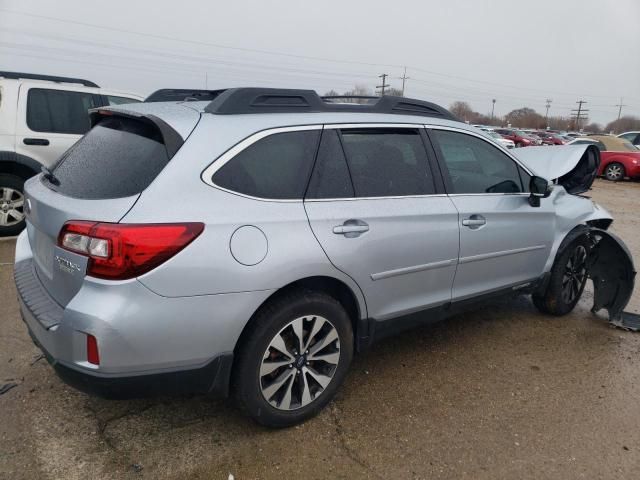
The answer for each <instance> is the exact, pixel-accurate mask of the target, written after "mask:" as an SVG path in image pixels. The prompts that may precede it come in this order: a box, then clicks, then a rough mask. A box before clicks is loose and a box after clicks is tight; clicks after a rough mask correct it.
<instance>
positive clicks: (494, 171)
mask: <svg viewBox="0 0 640 480" xmlns="http://www.w3.org/2000/svg"><path fill="white" fill-rule="evenodd" d="M433 135H434V137H435V138H436V140H437V142H438V144H439V146H440V151H441V152H442V158H443V159H444V162H445V164H446V166H447V169H448V170H449V177H450V178H451V183H452V186H453V192H452V193H519V192H523V191H524V189H523V188H522V183H521V180H520V175H519V173H518V165H517V164H516V162H514V161H513V160H512V159H510V158H509V157H508V156H507V155H505V154H504V153H502V152H501V151H500V150H498V149H497V148H496V147H494V146H493V145H492V144H490V143H489V142H486V141H484V140H481V139H480V138H477V137H473V136H471V135H466V134H464V133H457V132H449V131H446V130H433Z"/></svg>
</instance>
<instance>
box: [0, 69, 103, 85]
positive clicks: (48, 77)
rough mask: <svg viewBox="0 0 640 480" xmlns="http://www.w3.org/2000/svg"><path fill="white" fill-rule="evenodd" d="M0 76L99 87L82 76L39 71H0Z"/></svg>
mask: <svg viewBox="0 0 640 480" xmlns="http://www.w3.org/2000/svg"><path fill="white" fill-rule="evenodd" d="M0 77H4V78H9V79H11V80H21V79H24V80H46V81H48V82H56V83H79V84H81V85H84V86H85V87H95V88H100V87H98V85H96V84H95V83H93V82H91V81H89V80H83V79H82V78H72V77H58V76H54V75H41V74H39V73H21V72H0Z"/></svg>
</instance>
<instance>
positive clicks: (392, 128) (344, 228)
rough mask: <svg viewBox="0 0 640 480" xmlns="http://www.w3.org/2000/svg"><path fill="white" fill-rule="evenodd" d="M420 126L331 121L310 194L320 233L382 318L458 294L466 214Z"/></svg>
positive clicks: (307, 206)
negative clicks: (441, 180) (440, 180)
mask: <svg viewBox="0 0 640 480" xmlns="http://www.w3.org/2000/svg"><path fill="white" fill-rule="evenodd" d="M420 130H421V129H420V128H417V127H416V126H415V125H407V126H398V125H389V126H384V125H379V126H375V127H372V126H353V125H351V126H336V125H331V126H325V130H324V131H323V135H322V139H321V143H320V149H319V152H318V158H317V160H316V165H315V169H314V172H313V175H312V177H311V181H310V185H309V189H308V191H307V195H306V198H305V209H306V212H307V216H308V217H309V222H310V225H311V228H312V230H313V233H314V234H315V236H316V238H317V239H318V241H319V242H320V245H321V246H322V248H323V249H324V251H325V252H326V254H327V256H328V257H329V259H330V261H331V262H332V263H333V265H335V266H336V268H338V269H340V270H341V271H343V272H344V273H346V274H347V275H349V276H350V277H351V278H353V279H354V280H355V281H356V282H357V283H358V285H359V286H360V288H361V289H362V291H363V293H364V296H365V299H366V302H367V310H368V313H369V316H370V317H371V318H374V319H376V320H386V319H388V318H391V317H394V316H398V315H402V314H405V313H412V312H414V311H417V310H421V309H424V308H427V307H431V306H438V305H442V304H444V303H447V302H449V301H450V299H451V285H452V282H453V276H454V274H455V269H456V263H457V258H458V213H457V211H456V209H455V207H454V206H453V203H452V202H451V200H450V199H449V198H448V197H447V196H446V195H442V194H436V190H435V186H434V177H433V173H432V171H431V168H430V166H429V162H428V159H427V151H426V149H425V145H424V143H423V136H422V134H421V132H420ZM343 147H344V148H343ZM389 321H390V322H391V320H389ZM383 323H386V322H383ZM385 326H386V325H385Z"/></svg>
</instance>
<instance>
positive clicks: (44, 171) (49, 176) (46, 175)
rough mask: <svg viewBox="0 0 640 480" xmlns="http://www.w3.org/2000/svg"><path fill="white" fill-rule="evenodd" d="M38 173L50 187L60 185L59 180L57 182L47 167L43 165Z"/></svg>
mask: <svg viewBox="0 0 640 480" xmlns="http://www.w3.org/2000/svg"><path fill="white" fill-rule="evenodd" d="M40 171H41V172H42V174H43V175H44V178H46V179H47V180H48V181H49V182H50V183H51V184H52V185H55V186H58V185H60V180H58V179H57V178H56V176H55V175H54V174H53V172H52V171H51V170H49V169H48V168H47V167H45V166H44V165H43V166H42V168H41V169H40Z"/></svg>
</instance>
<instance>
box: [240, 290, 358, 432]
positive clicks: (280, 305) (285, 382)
mask: <svg viewBox="0 0 640 480" xmlns="http://www.w3.org/2000/svg"><path fill="white" fill-rule="evenodd" d="M256 315H257V316H256V318H254V320H253V327H252V330H251V331H249V333H248V335H246V337H245V338H243V339H242V343H241V345H240V346H239V347H238V349H237V363H236V365H235V368H234V371H233V386H232V388H233V392H234V395H235V397H236V399H237V401H238V403H239V404H240V407H241V408H242V409H243V410H244V411H245V412H246V413H247V414H249V415H250V416H251V417H252V418H253V419H254V420H255V421H256V422H258V423H260V424H262V425H265V426H268V427H276V428H281V427H288V426H291V425H295V424H297V423H300V422H303V421H304V420H306V419H308V418H310V417H312V416H314V415H316V414H317V413H318V412H319V411H320V410H322V408H323V407H324V406H325V405H326V404H327V403H328V402H329V401H330V400H331V399H332V398H333V396H334V395H335V393H336V391H337V390H338V388H339V387H340V385H341V384H342V382H343V380H344V378H345V376H346V374H347V371H348V369H349V365H350V364H351V360H352V358H353V331H352V328H351V320H350V318H349V316H348V315H347V313H346V311H345V310H344V308H343V307H342V305H341V304H340V303H339V302H338V301H337V300H336V299H334V298H333V297H331V296H329V295H327V294H324V293H321V292H313V291H309V290H296V291H293V292H290V293H287V294H285V295H283V296H281V297H279V298H276V299H275V300H273V301H271V302H270V303H268V304H267V305H266V306H264V307H262V309H261V310H260V311H259V312H258V313H257V314H256ZM300 347H302V348H300ZM285 350H286V351H285Z"/></svg>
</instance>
